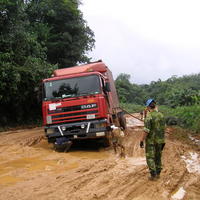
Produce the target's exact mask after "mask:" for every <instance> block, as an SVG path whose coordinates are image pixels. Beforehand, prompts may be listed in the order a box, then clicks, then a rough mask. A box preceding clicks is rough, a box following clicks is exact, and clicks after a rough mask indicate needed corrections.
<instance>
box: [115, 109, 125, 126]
mask: <svg viewBox="0 0 200 200" xmlns="http://www.w3.org/2000/svg"><path fill="white" fill-rule="evenodd" d="M117 117H118V120H119V124H120V127H122V128H123V130H126V118H125V116H124V112H119V113H118V114H117Z"/></svg>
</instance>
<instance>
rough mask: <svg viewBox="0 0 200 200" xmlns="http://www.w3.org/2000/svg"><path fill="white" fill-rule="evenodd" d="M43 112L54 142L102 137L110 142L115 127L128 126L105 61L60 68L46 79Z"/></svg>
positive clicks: (106, 142) (48, 135)
mask: <svg viewBox="0 0 200 200" xmlns="http://www.w3.org/2000/svg"><path fill="white" fill-rule="evenodd" d="M42 111H43V125H44V129H45V134H46V137H47V139H48V142H49V143H54V145H56V144H58V145H62V143H63V141H64V142H66V141H73V140H77V139H98V138H99V139H101V140H102V141H104V144H107V145H108V144H109V141H110V138H111V135H112V127H113V126H117V127H120V128H122V129H125V127H126V123H125V118H124V116H123V112H121V109H120V108H119V101H118V96H117V93H116V88H115V84H114V80H113V76H112V73H111V71H110V70H109V69H108V67H107V66H106V65H105V64H104V63H103V62H102V61H97V62H93V63H89V64H86V65H81V66H75V67H70V68H64V69H57V70H55V71H54V73H53V76H52V77H51V78H48V79H44V80H43V103H42Z"/></svg>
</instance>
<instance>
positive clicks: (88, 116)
mask: <svg viewBox="0 0 200 200" xmlns="http://www.w3.org/2000/svg"><path fill="white" fill-rule="evenodd" d="M87 119H95V115H87Z"/></svg>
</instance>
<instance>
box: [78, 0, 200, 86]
mask: <svg viewBox="0 0 200 200" xmlns="http://www.w3.org/2000/svg"><path fill="white" fill-rule="evenodd" d="M82 3H83V5H82V6H80V9H81V10H82V12H83V15H84V19H85V20H86V21H87V22H88V25H89V27H90V28H91V29H92V30H93V31H94V33H95V40H96V43H95V49H94V50H93V51H92V52H90V53H89V56H90V57H92V58H93V59H92V60H98V59H102V60H103V61H104V62H105V63H106V64H107V65H108V66H109V68H110V69H111V70H112V72H113V75H114V78H116V77H117V75H119V74H120V73H127V74H130V75H131V81H132V82H134V83H138V84H141V83H149V82H151V81H157V80H158V79H159V78H161V80H166V79H168V78H169V77H171V76H172V75H178V76H182V75H185V74H192V73H200V1H199V0H123V1H122V0H82Z"/></svg>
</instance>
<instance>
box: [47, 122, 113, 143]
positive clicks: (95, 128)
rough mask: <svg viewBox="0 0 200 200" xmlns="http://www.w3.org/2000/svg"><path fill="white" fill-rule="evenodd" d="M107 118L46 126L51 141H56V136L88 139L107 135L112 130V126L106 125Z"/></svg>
mask: <svg viewBox="0 0 200 200" xmlns="http://www.w3.org/2000/svg"><path fill="white" fill-rule="evenodd" d="M106 124H107V119H100V120H91V121H86V122H76V123H68V124H61V125H52V126H46V127H44V129H45V133H46V136H47V138H48V141H49V142H54V140H55V138H57V137H62V136H65V137H67V138H69V139H71V140H72V139H88V138H97V137H105V136H106V132H107V131H110V130H111V128H110V126H106Z"/></svg>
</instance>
